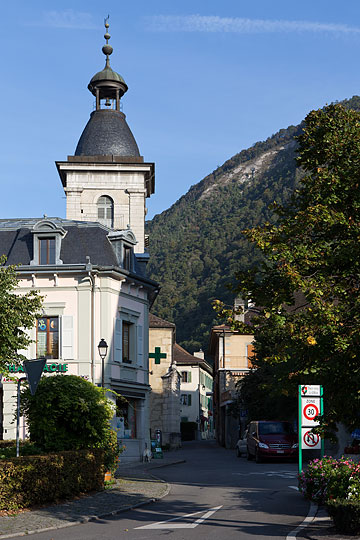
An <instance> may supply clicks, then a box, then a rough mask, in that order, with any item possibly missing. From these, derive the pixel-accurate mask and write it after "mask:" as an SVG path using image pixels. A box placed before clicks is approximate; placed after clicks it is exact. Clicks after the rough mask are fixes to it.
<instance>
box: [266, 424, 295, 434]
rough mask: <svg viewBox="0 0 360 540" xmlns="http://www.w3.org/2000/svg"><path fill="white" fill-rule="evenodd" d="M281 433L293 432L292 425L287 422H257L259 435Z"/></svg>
mask: <svg viewBox="0 0 360 540" xmlns="http://www.w3.org/2000/svg"><path fill="white" fill-rule="evenodd" d="M283 433H294V430H293V427H292V425H291V424H289V422H267V423H266V424H260V423H259V435H279V434H283Z"/></svg>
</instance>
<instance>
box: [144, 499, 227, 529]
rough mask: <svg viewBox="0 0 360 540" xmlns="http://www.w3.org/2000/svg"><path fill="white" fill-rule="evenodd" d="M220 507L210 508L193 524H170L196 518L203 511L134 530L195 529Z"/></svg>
mask: <svg viewBox="0 0 360 540" xmlns="http://www.w3.org/2000/svg"><path fill="white" fill-rule="evenodd" d="M222 506H223V505H221V506H215V507H214V508H211V509H210V510H209V511H208V512H205V514H204V515H203V516H202V517H201V518H199V519H197V520H196V521H194V522H193V523H172V522H174V521H179V520H181V519H186V518H192V517H194V516H198V515H199V514H203V513H204V510H200V512H194V513H193V514H186V516H179V517H176V518H171V519H167V520H166V521H158V522H157V523H150V525H142V526H141V527H135V529H195V527H197V526H198V525H200V524H201V523H203V522H204V521H205V520H206V519H208V518H209V517H210V516H212V515H213V514H215V512H216V511H217V510H220V508H222ZM169 523H172V525H169Z"/></svg>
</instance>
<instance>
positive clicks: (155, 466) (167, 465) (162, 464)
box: [148, 459, 186, 480]
mask: <svg viewBox="0 0 360 540" xmlns="http://www.w3.org/2000/svg"><path fill="white" fill-rule="evenodd" d="M180 463H186V459H180V460H179V461H173V462H172V463H161V464H159V465H154V466H153V467H151V468H150V467H149V469H148V470H149V471H152V470H153V469H161V468H162V467H170V466H171V465H179V464H180ZM159 480H160V478H159Z"/></svg>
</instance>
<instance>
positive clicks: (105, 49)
mask: <svg viewBox="0 0 360 540" xmlns="http://www.w3.org/2000/svg"><path fill="white" fill-rule="evenodd" d="M109 19H110V15H108V16H107V17H106V19H104V26H105V34H104V38H105V39H106V45H104V46H103V48H102V52H103V53H104V54H105V55H106V66H105V67H110V59H109V56H110V54H112V52H113V48H112V46H111V45H109V39H110V37H111V36H110V34H109V32H108V28H109Z"/></svg>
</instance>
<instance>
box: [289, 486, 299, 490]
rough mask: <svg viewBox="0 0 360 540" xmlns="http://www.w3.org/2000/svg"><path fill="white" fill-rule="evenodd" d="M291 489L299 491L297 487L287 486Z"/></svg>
mask: <svg viewBox="0 0 360 540" xmlns="http://www.w3.org/2000/svg"><path fill="white" fill-rule="evenodd" d="M289 488H291V489H296V491H299V488H298V487H297V486H289Z"/></svg>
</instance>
